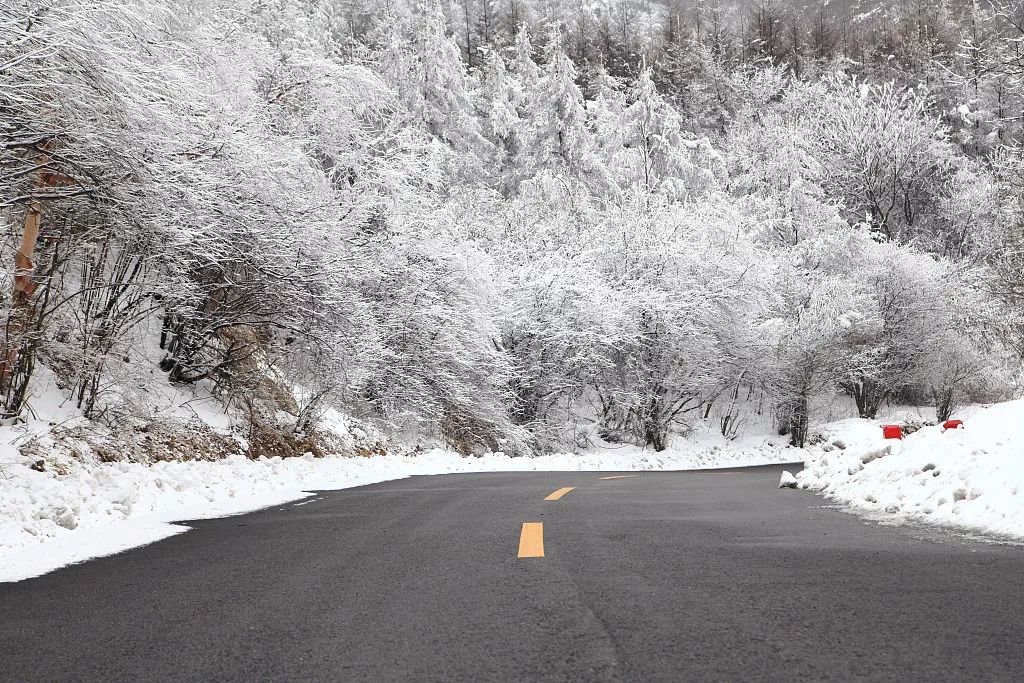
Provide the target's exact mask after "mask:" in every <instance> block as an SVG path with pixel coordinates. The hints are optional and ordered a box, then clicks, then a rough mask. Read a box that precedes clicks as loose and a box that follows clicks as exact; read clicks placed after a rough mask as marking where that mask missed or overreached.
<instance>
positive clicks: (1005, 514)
mask: <svg viewBox="0 0 1024 683" xmlns="http://www.w3.org/2000/svg"><path fill="white" fill-rule="evenodd" d="M955 417H957V418H960V419H962V420H963V423H964V428H963V429H955V430H946V431H943V429H942V427H941V426H932V427H924V428H922V429H920V430H919V431H917V432H914V433H913V434H910V435H909V436H907V437H906V438H905V439H904V440H903V441H897V440H883V439H882V433H881V429H880V424H881V423H882V422H881V421H874V422H873V421H869V420H859V419H852V420H841V421H838V422H834V423H832V424H829V425H827V426H826V427H824V428H821V429H819V430H817V431H819V432H821V433H822V434H823V435H825V437H826V441H825V442H823V443H821V444H818V445H816V446H812V447H811V448H809V449H808V450H809V456H808V459H807V461H806V465H805V469H804V470H803V471H802V472H800V473H799V474H797V477H796V478H797V486H798V487H799V488H804V489H811V490H814V491H818V492H820V493H822V494H824V495H825V496H826V497H828V498H830V499H832V500H835V501H838V502H840V503H844V504H846V505H848V506H850V507H852V508H854V509H856V510H859V511H862V512H867V513H871V514H872V515H873V516H879V517H882V518H885V519H890V520H893V521H903V522H907V521H913V522H927V523H933V524H941V525H946V526H951V527H956V528H959V529H962V530H964V531H969V532H981V533H985V534H995V535H1000V536H1010V537H1016V538H1024V400H1018V401H1010V402H1007V403H999V404H996V405H993V406H991V407H989V408H984V409H983V408H970V409H967V410H965V411H962V412H961V413H960V414H958V415H956V416H955ZM840 446H842V447H840Z"/></svg>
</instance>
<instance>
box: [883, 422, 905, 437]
mask: <svg viewBox="0 0 1024 683" xmlns="http://www.w3.org/2000/svg"><path fill="white" fill-rule="evenodd" d="M882 438H883V439H902V438H903V427H900V426H899V425H882Z"/></svg>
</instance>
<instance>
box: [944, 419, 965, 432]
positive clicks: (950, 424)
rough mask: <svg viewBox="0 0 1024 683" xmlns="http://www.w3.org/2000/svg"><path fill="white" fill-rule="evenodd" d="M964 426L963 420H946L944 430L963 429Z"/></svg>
mask: <svg viewBox="0 0 1024 683" xmlns="http://www.w3.org/2000/svg"><path fill="white" fill-rule="evenodd" d="M963 428H964V422H963V420H946V421H945V422H943V423H942V431H946V430H947V429H963Z"/></svg>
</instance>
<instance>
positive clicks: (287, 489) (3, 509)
mask: <svg viewBox="0 0 1024 683" xmlns="http://www.w3.org/2000/svg"><path fill="white" fill-rule="evenodd" d="M690 448H691V450H680V451H666V452H664V453H653V452H650V451H646V452H645V451H641V450H639V449H623V450H621V451H614V452H607V453H606V452H601V453H591V454H585V455H571V454H562V455H551V456H541V457H536V458H510V457H507V456H504V455H501V454H494V455H487V456H484V457H481V458H463V457H460V456H458V455H456V454H454V453H450V452H447V451H441V450H434V451H428V452H425V453H420V454H417V455H408V456H374V457H368V458H364V457H352V458H346V457H331V458H312V457H305V458H288V459H281V458H272V459H262V460H256V461H253V460H247V459H245V458H244V457H241V456H235V457H230V458H227V459H225V460H219V461H214V462H195V461H192V462H157V463H154V464H152V465H142V464H138V463H127V462H115V463H86V462H81V461H75V462H69V463H65V464H64V470H65V471H64V472H59V471H56V470H54V469H49V470H47V471H43V472H39V471H36V470H34V469H32V468H31V467H30V465H31V463H32V461H31V460H30V459H28V458H20V457H19V456H16V455H15V456H11V457H14V458H15V460H13V461H8V462H7V463H5V464H4V465H3V475H2V476H0V581H16V580H20V579H24V578H28V577H31V576H38V575H39V574H43V573H45V572H47V571H51V570H53V569H56V568H58V567H61V566H64V565H67V564H71V563H74V562H80V561H82V560H85V559H88V558H91V557H98V556H102V555H109V554H111V553H115V552H119V551H121V550H125V549H127V548H131V547H133V546H137V545H142V544H145V543H150V542H152V541H156V540H159V539H162V538H166V537H167V536H170V535H173V534H175V533H180V532H182V531H185V530H186V528H185V527H182V526H179V525H174V524H171V522H174V521H177V520H188V519H201V518H210V517H220V516H224V515H229V514H235V513H240V512H246V511H249V510H255V509H259V508H263V507H267V506H270V505H276V504H280V503H284V502H287V501H290V500H296V499H299V498H302V497H304V496H306V495H307V494H306V492H307V491H313V490H326V489H342V488H349V487H352V486H362V485H365V484H371V483H374V482H380V481H386V480H389V479H400V478H403V477H407V476H412V475H422V474H445V473H456V472H501V471H533V470H537V471H557V470H577V471H600V470H611V471H617V470H674V469H699V468H710V467H730V466H736V465H750V464H766V463H772V462H787V461H792V460H793V459H794V457H796V458H799V457H800V456H799V455H794V452H793V451H788V450H787V449H785V448H782V447H779V446H773V445H770V444H763V445H761V446H759V447H750V448H735V447H730V446H724V447H723V446H712V447H703V448H702V447H700V446H691V447H690Z"/></svg>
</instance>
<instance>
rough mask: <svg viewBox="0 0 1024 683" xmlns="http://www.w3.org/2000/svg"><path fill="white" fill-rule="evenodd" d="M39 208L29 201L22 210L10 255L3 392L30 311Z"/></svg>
mask: <svg viewBox="0 0 1024 683" xmlns="http://www.w3.org/2000/svg"><path fill="white" fill-rule="evenodd" d="M42 218H43V215H42V207H41V206H40V204H39V202H37V201H31V202H29V204H28V207H27V208H26V210H25V230H24V232H22V235H21V242H20V243H19V245H18V251H17V253H16V254H15V255H14V291H13V292H12V295H11V310H10V312H9V313H8V316H7V329H6V339H5V340H4V346H3V351H2V354H0V390H2V391H3V392H4V393H6V392H7V390H8V389H9V388H10V386H11V380H12V379H13V378H14V371H15V368H16V367H17V365H18V357H19V354H20V353H21V347H22V344H23V343H24V337H25V333H26V332H27V331H28V327H29V324H30V321H31V320H32V314H33V310H32V309H33V303H34V302H33V297H34V295H35V291H36V284H35V280H34V279H33V276H34V274H35V263H33V261H32V258H33V256H34V254H35V250H36V242H38V241H39V225H40V223H41V222H42Z"/></svg>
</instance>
